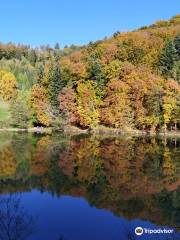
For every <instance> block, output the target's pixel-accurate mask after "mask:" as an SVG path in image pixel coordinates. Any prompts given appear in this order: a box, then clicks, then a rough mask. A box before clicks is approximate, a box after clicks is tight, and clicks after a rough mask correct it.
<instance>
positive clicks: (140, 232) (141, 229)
mask: <svg viewBox="0 0 180 240" xmlns="http://www.w3.org/2000/svg"><path fill="white" fill-rule="evenodd" d="M135 234H136V235H138V236H140V235H142V234H143V228H142V227H137V228H135Z"/></svg>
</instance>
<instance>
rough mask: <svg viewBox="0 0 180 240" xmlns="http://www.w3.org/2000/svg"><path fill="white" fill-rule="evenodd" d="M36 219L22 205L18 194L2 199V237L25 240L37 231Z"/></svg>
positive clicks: (3, 238)
mask: <svg viewBox="0 0 180 240" xmlns="http://www.w3.org/2000/svg"><path fill="white" fill-rule="evenodd" d="M35 230H36V229H35V219H34V218H33V217H32V216H31V215H29V214H28V212H27V211H26V210H25V208H24V207H23V206H22V204H21V201H20V198H18V196H9V197H1V199H0V239H1V240H25V239H27V238H28V237H29V236H30V235H32V234H33V233H34V231H35Z"/></svg>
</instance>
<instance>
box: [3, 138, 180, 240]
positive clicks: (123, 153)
mask: <svg viewBox="0 0 180 240" xmlns="http://www.w3.org/2000/svg"><path fill="white" fill-rule="evenodd" d="M32 189H38V190H39V191H41V192H49V193H51V194H52V195H56V196H60V195H70V196H76V197H83V198H84V199H87V201H88V202H89V203H90V204H91V205H93V206H96V207H97V208H98V209H107V210H110V211H111V212H113V213H114V214H115V215H116V216H123V217H125V218H126V219H128V220H133V219H142V220H149V221H151V222H153V223H155V224H157V225H161V226H165V225H166V226H172V227H176V228H177V227H178V226H180V211H179V209H180V141H179V140H178V139H176V141H174V139H166V140H164V139H156V138H135V137H118V138H113V137H107V138H105V137H100V136H88V137H87V136H78V137H70V136H69V137H68V136H62V135H53V136H50V135H44V136H36V135H30V134H1V135H0V192H1V193H13V192H17V191H21V192H26V191H30V190H32ZM126 226H127V229H129V227H128V225H126ZM63 237H64V236H63V235H62V236H61V235H60V237H59V238H63ZM131 237H133V238H129V239H136V238H135V237H136V236H134V235H133V236H131ZM126 238H127V236H126ZM126 238H125V239H126ZM57 239H58V238H57ZM143 239H145V238H143ZM147 239H148V238H147ZM151 239H152V236H151ZM156 239H157V238H156ZM162 239H165V238H162Z"/></svg>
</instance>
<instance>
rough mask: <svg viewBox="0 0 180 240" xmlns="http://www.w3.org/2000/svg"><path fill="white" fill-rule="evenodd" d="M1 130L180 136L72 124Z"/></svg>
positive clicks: (177, 133)
mask: <svg viewBox="0 0 180 240" xmlns="http://www.w3.org/2000/svg"><path fill="white" fill-rule="evenodd" d="M0 132H27V133H40V134H41V133H49V134H50V133H52V132H62V133H65V134H72V135H79V134H92V135H111V136H120V135H133V136H160V137H180V131H176V132H175V131H167V132H166V133H164V132H150V131H143V130H138V129H137V130H134V129H130V130H122V129H116V128H106V127H102V128H93V129H81V128H78V127H74V126H70V127H66V128H64V129H63V130H61V131H60V130H54V129H53V128H44V127H33V128H0Z"/></svg>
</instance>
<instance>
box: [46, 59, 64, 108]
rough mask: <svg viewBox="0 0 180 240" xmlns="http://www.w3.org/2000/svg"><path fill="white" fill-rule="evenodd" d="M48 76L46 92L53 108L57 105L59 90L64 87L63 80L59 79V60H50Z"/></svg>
mask: <svg viewBox="0 0 180 240" xmlns="http://www.w3.org/2000/svg"><path fill="white" fill-rule="evenodd" d="M48 77H49V79H48V81H49V86H48V92H49V98H50V102H51V105H52V106H53V107H54V108H55V109H58V106H59V101H58V95H59V92H60V90H62V88H63V87H64V82H63V81H61V71H60V64H59V62H56V61H55V59H52V60H51V63H50V66H49V73H48Z"/></svg>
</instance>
